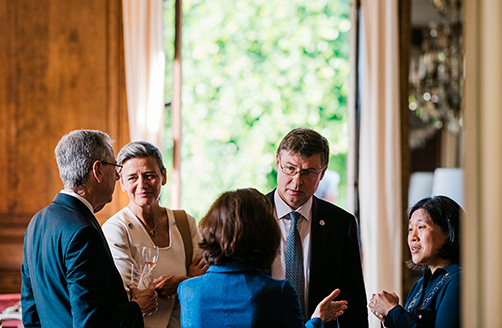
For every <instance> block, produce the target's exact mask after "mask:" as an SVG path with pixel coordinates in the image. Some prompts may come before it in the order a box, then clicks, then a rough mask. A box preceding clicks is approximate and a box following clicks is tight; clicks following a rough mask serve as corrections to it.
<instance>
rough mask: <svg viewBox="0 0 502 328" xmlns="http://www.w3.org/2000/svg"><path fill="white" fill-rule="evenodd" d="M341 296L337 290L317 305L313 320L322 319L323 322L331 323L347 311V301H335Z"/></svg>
mask: <svg viewBox="0 0 502 328" xmlns="http://www.w3.org/2000/svg"><path fill="white" fill-rule="evenodd" d="M339 294H340V289H335V290H334V291H333V292H332V293H331V294H329V296H327V297H326V298H324V299H323V300H322V301H321V303H319V304H318V305H317V307H316V308H315V311H314V313H313V314H312V318H321V320H322V321H323V322H329V321H331V320H333V319H336V318H338V317H339V316H341V315H342V314H343V311H345V310H347V301H333V300H334V299H335V298H336V297H337V296H338V295H339Z"/></svg>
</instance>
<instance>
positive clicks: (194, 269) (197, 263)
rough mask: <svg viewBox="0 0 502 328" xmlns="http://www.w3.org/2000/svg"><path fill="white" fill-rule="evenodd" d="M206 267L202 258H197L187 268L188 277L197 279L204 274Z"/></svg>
mask: <svg viewBox="0 0 502 328" xmlns="http://www.w3.org/2000/svg"><path fill="white" fill-rule="evenodd" d="M207 268H208V266H207V265H206V262H204V259H203V258H202V256H197V257H196V258H195V259H194V260H193V261H192V264H190V267H189V268H188V277H197V276H201V275H203V274H204V273H206V270H207Z"/></svg>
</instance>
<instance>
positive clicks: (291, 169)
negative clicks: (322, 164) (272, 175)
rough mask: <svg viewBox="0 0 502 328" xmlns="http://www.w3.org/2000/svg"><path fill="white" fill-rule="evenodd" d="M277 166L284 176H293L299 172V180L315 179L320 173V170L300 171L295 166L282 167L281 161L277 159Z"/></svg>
mask: <svg viewBox="0 0 502 328" xmlns="http://www.w3.org/2000/svg"><path fill="white" fill-rule="evenodd" d="M279 166H280V167H281V170H282V172H283V173H284V174H286V175H289V176H295V175H297V174H298V172H300V178H302V179H306V180H312V179H315V178H317V176H319V174H320V173H321V172H322V169H319V170H300V169H298V168H297V167H296V166H292V165H290V166H282V163H281V159H280V158H279Z"/></svg>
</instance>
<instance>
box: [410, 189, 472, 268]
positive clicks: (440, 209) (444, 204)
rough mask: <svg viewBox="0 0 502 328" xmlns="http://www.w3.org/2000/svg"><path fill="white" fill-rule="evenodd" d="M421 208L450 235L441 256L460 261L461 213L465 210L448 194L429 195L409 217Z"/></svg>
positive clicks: (415, 206) (440, 251)
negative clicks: (447, 195)
mask: <svg viewBox="0 0 502 328" xmlns="http://www.w3.org/2000/svg"><path fill="white" fill-rule="evenodd" d="M419 209H422V210H424V211H425V212H426V213H427V216H428V217H429V218H430V220H432V223H434V224H437V225H438V226H439V227H440V228H441V230H442V231H443V232H444V233H446V234H447V235H448V238H447V239H446V241H445V243H444V245H443V246H441V247H440V248H439V256H441V258H443V259H448V260H452V262H453V263H457V264H459V263H460V215H463V212H464V211H463V210H462V208H461V207H460V205H458V204H457V203H456V202H455V201H454V200H452V199H451V198H448V197H446V196H433V197H427V198H424V199H422V200H420V201H418V202H417V203H416V204H415V205H413V207H412V208H411V210H410V213H409V215H408V219H411V216H412V215H413V213H414V212H415V211H417V210H419Z"/></svg>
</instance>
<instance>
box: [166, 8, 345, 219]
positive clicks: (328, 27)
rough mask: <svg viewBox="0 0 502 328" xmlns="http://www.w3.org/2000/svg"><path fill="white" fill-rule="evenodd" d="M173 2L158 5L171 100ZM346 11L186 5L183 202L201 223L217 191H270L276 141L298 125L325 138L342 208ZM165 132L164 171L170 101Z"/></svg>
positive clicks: (169, 138) (169, 141) (169, 133)
mask: <svg viewBox="0 0 502 328" xmlns="http://www.w3.org/2000/svg"><path fill="white" fill-rule="evenodd" d="M174 1H175V0H169V1H166V2H165V20H166V24H165V29H166V30H165V31H166V37H165V38H166V39H165V40H166V42H165V44H166V55H167V58H168V59H167V61H166V62H167V65H166V67H167V73H166V74H167V76H166V96H167V97H168V98H171V96H172V83H171V81H172V80H173V78H172V65H171V63H170V62H172V61H170V60H169V58H173V57H172V56H173V54H174V50H173V42H174V28H173V26H174ZM349 9H350V1H349V0H337V1H327V0H308V1H307V0H305V1H296V2H291V1H289V0H274V1H260V0H242V1H235V0H215V1H202V0H185V1H183V13H184V16H183V29H182V34H183V40H182V42H183V45H182V56H183V57H182V58H183V63H182V67H183V71H182V72H183V85H182V113H183V114H182V115H183V121H182V122H183V123H182V147H181V158H182V169H181V179H182V194H181V207H182V208H184V209H186V210H187V211H188V212H189V213H191V214H193V215H194V216H196V217H197V218H199V219H200V218H201V217H202V216H203V215H204V214H205V213H206V211H207V210H208V208H209V206H210V205H211V204H212V202H213V201H214V200H215V199H216V198H217V197H218V195H219V194H221V193H222V192H224V191H227V190H230V189H236V188H241V187H255V188H257V189H259V190H260V191H262V192H263V193H267V192H269V191H271V190H272V189H273V188H274V187H275V185H276V182H275V179H276V172H275V168H274V164H275V151H276V147H277V144H278V143H279V142H280V140H281V139H282V137H283V136H284V135H285V134H286V133H287V132H289V131H290V130H291V129H293V128H294V127H298V126H308V127H311V128H313V129H315V130H316V131H318V132H320V133H321V134H322V135H323V136H325V137H326V138H327V139H328V140H329V142H330V147H331V157H330V164H329V168H330V169H331V170H333V171H336V172H338V173H339V174H340V178H341V181H340V184H339V189H340V190H339V195H338V199H337V200H336V201H335V202H336V203H337V204H338V205H340V206H342V207H345V206H346V204H345V203H346V198H345V194H346V193H345V181H346V179H345V176H346V174H345V171H346V155H347V150H348V124H347V103H346V97H347V93H348V75H349V62H348V52H349V30H350V28H351V23H350V20H349ZM167 102H169V100H168V101H167ZM165 136H166V137H165V138H166V140H165V143H164V144H165V149H164V156H165V157H166V162H167V163H166V164H167V167H170V164H171V165H172V147H173V142H172V131H171V111H170V108H169V107H167V110H166V133H165ZM168 189H169V188H166V189H165V191H164V195H163V198H162V202H163V203H165V204H167V203H168V202H169V196H168V195H169V190H168Z"/></svg>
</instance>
